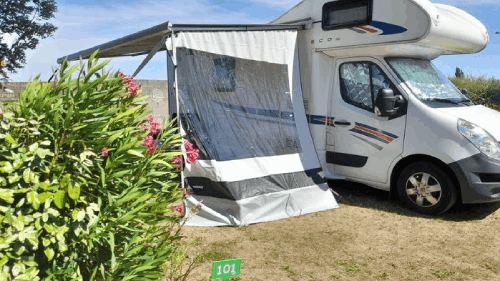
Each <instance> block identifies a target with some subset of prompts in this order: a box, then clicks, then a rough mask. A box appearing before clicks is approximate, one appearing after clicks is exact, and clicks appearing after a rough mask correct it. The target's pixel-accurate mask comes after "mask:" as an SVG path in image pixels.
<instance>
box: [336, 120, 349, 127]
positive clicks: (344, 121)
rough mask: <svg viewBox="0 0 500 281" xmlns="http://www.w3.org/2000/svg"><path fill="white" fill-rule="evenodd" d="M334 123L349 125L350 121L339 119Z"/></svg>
mask: <svg viewBox="0 0 500 281" xmlns="http://www.w3.org/2000/svg"><path fill="white" fill-rule="evenodd" d="M335 125H339V126H351V122H349V121H346V120H339V121H335Z"/></svg>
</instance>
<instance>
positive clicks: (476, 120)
mask: <svg viewBox="0 0 500 281" xmlns="http://www.w3.org/2000/svg"><path fill="white" fill-rule="evenodd" d="M488 41H489V36H488V32H487V30H486V28H485V27H484V25H483V24H482V23H481V22H479V21H478V20H477V19H476V18H474V17H473V16H471V15H469V14H468V13H466V12H464V11H462V10H460V9H457V8H455V7H452V6H448V5H442V4H433V3H431V2H430V1H429V0H333V1H332V0H304V1H302V2H300V3H299V4H297V5H296V6H295V7H293V8H292V9H290V10H289V11H288V12H286V13H285V14H283V15H282V16H280V17H279V18H278V19H276V20H274V21H273V22H271V23H269V24H265V25H183V24H171V23H168V22H167V23H164V24H161V25H158V26H155V27H153V28H150V29H147V30H144V31H141V32H138V33H135V34H132V35H129V36H126V37H123V38H120V39H117V40H114V41H111V42H109V43H106V44H103V45H99V46H96V47H93V48H90V49H87V50H84V51H81V52H78V53H75V54H72V55H69V56H67V57H63V58H60V59H59V60H58V62H59V63H60V62H62V60H63V59H64V58H68V59H70V60H75V59H78V58H79V57H83V58H88V57H89V55H90V54H91V53H92V52H93V51H94V50H97V49H100V50H101V53H100V56H101V57H114V56H125V55H138V54H149V55H148V56H147V57H146V59H145V60H144V62H143V63H142V64H141V65H140V67H139V69H138V70H137V71H136V73H137V72H138V71H140V69H142V67H144V65H145V64H146V63H147V62H148V61H149V60H150V59H151V57H152V56H153V55H154V54H155V53H156V52H157V51H161V50H166V51H167V62H168V80H169V93H168V95H169V112H170V115H171V117H180V120H181V122H179V123H180V126H181V129H182V133H183V134H184V135H185V137H186V138H187V139H190V140H192V142H194V143H195V146H196V147H198V148H199V149H200V150H201V154H202V159H201V160H200V161H199V162H200V163H198V164H196V165H193V164H186V167H185V170H184V177H185V178H186V179H188V180H187V183H186V185H187V186H189V187H191V188H193V190H194V193H195V196H194V199H192V200H191V199H188V200H187V203H186V204H187V205H188V206H195V205H196V204H198V203H199V202H201V201H203V203H204V204H205V205H206V206H207V208H205V207H204V208H203V209H202V214H198V216H200V217H203V219H201V220H198V221H196V220H195V221H196V223H194V224H198V225H241V224H246V223H253V222H259V221H268V220H273V219H280V218H284V217H286V216H294V215H300V214H304V213H308V212H313V211H319V210H324V209H328V208H334V207H336V202H335V200H334V199H333V198H331V194H329V192H325V188H324V186H325V185H324V184H322V183H320V180H321V179H320V177H319V176H321V177H322V178H323V179H346V180H350V181H355V182H361V183H364V184H367V185H369V186H372V187H375V188H379V189H383V190H388V191H391V192H393V193H394V194H398V195H399V198H400V199H401V200H402V201H403V202H404V203H405V204H406V205H407V206H408V207H409V208H411V209H413V210H416V211H418V212H421V213H425V214H431V215H435V214H440V213H442V212H444V211H446V210H448V209H449V208H450V207H451V206H452V205H453V204H454V203H455V202H457V201H461V202H463V203H479V202H492V201H497V200H500V143H499V142H498V140H500V127H498V126H497V125H496V124H498V123H499V121H500V113H499V112H496V111H494V110H491V109H488V108H486V107H484V106H481V105H475V104H473V103H472V102H471V101H470V100H469V98H468V97H467V96H465V95H464V94H462V92H461V91H460V90H458V89H457V88H456V87H455V86H454V85H453V84H452V83H451V82H450V81H449V80H448V79H447V78H446V77H445V76H444V75H443V74H442V73H440V72H439V70H437V69H436V68H435V67H434V66H433V65H432V63H431V61H432V60H433V59H435V58H437V57H438V56H441V55H450V54H469V53H475V52H479V51H481V50H482V49H484V48H485V47H486V45H487V44H488ZM134 75H135V74H134ZM263 92H266V93H263ZM283 94H285V95H283ZM252 122H257V123H252ZM269 124H272V125H269ZM242 128H243V129H242ZM248 132H250V133H248ZM253 134H255V139H252V136H253ZM318 171H319V172H318ZM304 175H307V176H304ZM306 178H307V179H306ZM316 185H317V186H319V187H320V188H319V189H315V188H312V189H311V187H312V186H316ZM306 187H307V188H309V189H304V188H306ZM300 190H303V192H302V193H300V192H299V191H300ZM306 191H307V192H306ZM328 194H329V195H328ZM270 202H273V203H270ZM312 205H315V207H306V206H312ZM263 206H265V207H263ZM280 208H281V209H283V211H276V210H277V209H280ZM281 209H280V210H281Z"/></svg>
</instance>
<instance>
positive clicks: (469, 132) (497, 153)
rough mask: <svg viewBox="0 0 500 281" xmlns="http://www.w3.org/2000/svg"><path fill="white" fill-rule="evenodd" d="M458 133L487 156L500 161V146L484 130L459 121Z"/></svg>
mask: <svg viewBox="0 0 500 281" xmlns="http://www.w3.org/2000/svg"><path fill="white" fill-rule="evenodd" d="M458 131H459V132H460V133H461V134H462V135H463V136H464V137H466V138H467V139H468V140H469V141H470V142H471V143H472V144H473V145H474V146H475V147H477V149H479V151H481V152H482V153H484V154H486V156H488V157H491V158H494V159H499V160H500V145H498V142H497V140H495V138H494V137H493V136H492V135H490V134H489V133H488V132H486V131H485V130H484V129H483V128H481V127H479V126H477V125H475V124H472V123H471V122H468V121H465V120H463V119H458Z"/></svg>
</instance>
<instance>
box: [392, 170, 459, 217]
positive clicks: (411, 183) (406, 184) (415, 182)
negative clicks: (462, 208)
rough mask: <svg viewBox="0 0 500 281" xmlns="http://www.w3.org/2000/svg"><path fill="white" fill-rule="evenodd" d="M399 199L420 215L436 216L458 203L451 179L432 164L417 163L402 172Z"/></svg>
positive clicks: (399, 181) (398, 188)
mask: <svg viewBox="0 0 500 281" xmlns="http://www.w3.org/2000/svg"><path fill="white" fill-rule="evenodd" d="M397 191H398V195H399V199H400V200H401V201H402V202H403V204H404V205H405V206H406V207H407V208H409V209H411V210H414V211H416V212H418V213H422V214H426V215H431V216H436V215H439V214H441V213H444V212H446V211H447V210H448V209H449V208H451V207H452V206H453V205H454V204H455V201H457V190H456V189H455V187H454V184H453V182H452V180H451V179H450V177H449V176H448V175H447V174H446V173H445V172H444V171H443V170H442V169H441V168H439V167H438V166H436V165H435V164H432V163H430V162H417V163H413V164H410V165H408V166H407V167H406V168H404V169H403V171H401V174H400V175H399V178H398V181H397Z"/></svg>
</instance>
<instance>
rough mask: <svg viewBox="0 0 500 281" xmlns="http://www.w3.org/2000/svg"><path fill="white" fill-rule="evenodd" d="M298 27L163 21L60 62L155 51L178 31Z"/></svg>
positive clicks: (294, 27)
mask: <svg viewBox="0 0 500 281" xmlns="http://www.w3.org/2000/svg"><path fill="white" fill-rule="evenodd" d="M286 29H295V30H303V29H304V25H301V24H293V25H289V24H277V25H274V24H172V23H170V22H168V21H167V22H164V23H162V24H159V25H156V26H153V27H150V28H147V29H144V30H141V31H139V32H136V33H133V34H130V35H127V36H124V37H122V38H119V39H116V40H113V41H109V42H107V43H104V44H101V45H97V46H94V47H91V48H88V49H85V50H82V51H79V52H76V53H73V54H70V55H67V56H63V57H60V58H58V59H57V63H58V64H61V63H62V62H63V61H64V59H65V58H67V59H68V60H69V61H74V60H79V59H80V58H82V59H88V58H89V57H90V55H91V54H92V53H93V52H94V51H96V50H100V52H99V57H100V58H111V57H125V56H138V55H145V54H148V53H151V51H152V50H153V49H154V48H155V46H157V45H158V43H159V42H160V41H162V39H164V38H165V37H167V36H168V35H170V34H171V33H172V32H177V31H197V30H199V31H238V30H241V31H249V30H252V31H258V30H286ZM162 45H163V46H161V48H159V49H158V50H157V51H164V50H165V46H164V44H162Z"/></svg>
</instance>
